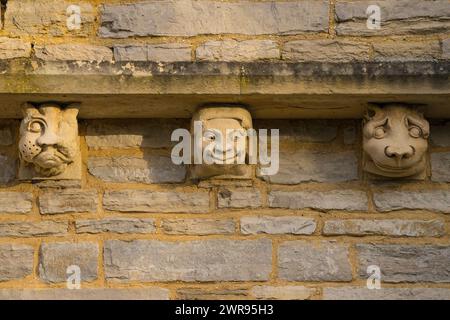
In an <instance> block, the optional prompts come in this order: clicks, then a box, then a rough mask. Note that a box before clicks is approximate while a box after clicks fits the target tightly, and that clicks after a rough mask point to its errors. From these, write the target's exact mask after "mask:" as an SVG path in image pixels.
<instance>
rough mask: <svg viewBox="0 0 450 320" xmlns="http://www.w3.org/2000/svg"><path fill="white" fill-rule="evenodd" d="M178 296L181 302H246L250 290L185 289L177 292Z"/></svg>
mask: <svg viewBox="0 0 450 320" xmlns="http://www.w3.org/2000/svg"><path fill="white" fill-rule="evenodd" d="M177 296H178V299H180V300H244V299H248V290H247V289H228V288H226V289H216V290H210V289H203V288H183V289H178V290H177Z"/></svg>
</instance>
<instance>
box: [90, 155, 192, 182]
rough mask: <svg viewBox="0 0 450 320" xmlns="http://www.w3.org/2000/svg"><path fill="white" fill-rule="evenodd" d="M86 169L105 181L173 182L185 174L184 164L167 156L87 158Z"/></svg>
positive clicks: (179, 180)
mask: <svg viewBox="0 0 450 320" xmlns="http://www.w3.org/2000/svg"><path fill="white" fill-rule="evenodd" d="M88 170H89V173H90V174H92V175H93V176H94V177H96V178H99V179H101V180H103V181H106V182H123V183H125V182H126V183H129V182H138V183H147V184H151V183H175V182H183V181H184V179H185V176H186V168H185V166H183V165H175V164H174V163H173V162H172V160H171V158H170V157H168V156H167V157H166V156H145V157H144V158H143V159H142V158H137V157H125V156H124V157H105V158H89V160H88Z"/></svg>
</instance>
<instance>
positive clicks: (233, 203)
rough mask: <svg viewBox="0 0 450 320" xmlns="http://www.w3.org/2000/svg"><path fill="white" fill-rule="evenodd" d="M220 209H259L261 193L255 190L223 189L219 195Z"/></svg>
mask: <svg viewBox="0 0 450 320" xmlns="http://www.w3.org/2000/svg"><path fill="white" fill-rule="evenodd" d="M217 203H218V207H219V208H249V207H250V208H257V207H260V206H261V193H260V192H259V191H258V190H257V189H253V188H239V189H231V188H226V189H225V188H223V189H221V190H219V192H218V195H217Z"/></svg>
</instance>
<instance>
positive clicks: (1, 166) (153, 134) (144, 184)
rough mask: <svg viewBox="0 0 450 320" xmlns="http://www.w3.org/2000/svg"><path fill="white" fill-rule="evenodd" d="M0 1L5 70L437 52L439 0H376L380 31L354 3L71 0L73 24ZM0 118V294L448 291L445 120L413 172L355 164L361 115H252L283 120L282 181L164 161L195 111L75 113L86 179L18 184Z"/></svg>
mask: <svg viewBox="0 0 450 320" xmlns="http://www.w3.org/2000/svg"><path fill="white" fill-rule="evenodd" d="M1 2H2V19H1V20H2V21H1V22H2V23H1V25H2V28H1V29H0V60H1V61H6V60H7V61H8V62H12V64H11V65H12V67H11V68H12V69H14V66H16V67H17V68H19V66H22V65H24V64H27V65H30V66H31V67H32V68H33V67H34V66H36V65H38V64H39V63H42V62H43V61H44V62H48V61H77V63H78V64H80V65H82V64H83V63H84V62H87V61H89V62H109V63H112V64H114V63H116V62H121V63H122V62H124V63H126V62H130V65H129V68H131V69H132V68H133V66H132V63H133V62H138V61H139V62H142V61H144V62H145V61H150V62H158V63H160V64H161V65H164V64H166V63H171V62H186V61H188V62H192V63H195V62H202V61H209V62H211V61H225V62H245V63H247V62H262V61H263V62H266V63H270V62H273V63H276V62H277V63H280V62H290V63H296V62H337V63H338V62H347V63H349V62H350V63H351V62H361V61H363V62H379V63H389V62H390V61H396V62H398V61H400V62H402V61H405V62H407V61H429V62H439V63H448V59H450V5H449V2H448V0H435V1H431V0H426V1H424V0H397V1H391V0H381V1H376V3H377V4H378V5H379V6H380V7H381V9H382V12H383V13H384V14H383V15H382V24H383V27H382V28H381V29H379V30H370V29H367V27H366V20H367V17H366V14H365V12H366V9H367V7H368V6H369V5H370V4H373V1H365V0H355V1H350V0H346V1H343V0H286V1H257V0H254V1H250V0H249V1H231V0H230V1H228V0H226V1H210V0H198V1H194V0H167V1H137V0H90V1H88V0H82V1H77V3H76V4H77V5H78V6H79V7H80V9H81V11H80V12H81V14H80V18H81V21H82V24H81V28H79V29H74V30H69V29H68V27H67V19H68V15H67V8H68V7H69V6H70V5H72V4H74V3H72V1H70V0H20V1H19V0H8V1H1ZM69 15H70V14H69ZM1 61H0V62H1ZM14 63H15V64H14ZM55 68H57V67H55ZM61 69H62V71H61V70H59V71H61V72H64V68H61ZM5 72H6V71H5ZM68 72H70V70H69V71H68ZM0 80H1V81H4V78H1V79H0ZM442 81H443V83H445V81H448V75H447V77H445V76H442ZM2 87H3V86H2ZM29 94H30V97H31V100H33V96H32V94H33V92H30V93H29ZM67 94H70V92H67ZM37 98H39V97H37ZM59 98H61V97H56V98H55V100H58V99H59ZM375 98H376V97H375ZM375 98H374V99H375ZM393 98H395V97H393ZM99 99H100V98H99ZM236 100H237V101H238V100H239V99H238V98H236ZM214 102H217V101H214ZM419 102H420V101H419ZM1 103H2V101H0V104H1ZM274 103H276V99H274ZM315 103H316V104H317V101H316V102H315ZM304 107H308V106H304ZM324 107H325V109H326V106H324ZM17 108H20V106H19V105H17ZM89 114H90V117H91V118H95V112H90V113H89ZM0 118H1V119H0V299H8V298H22V299H23V298H25V299H45V298H47V299H54V298H61V297H63V298H75V299H76V298H85V299H86V298H104V299H373V298H383V299H390V298H394V299H398V298H416V299H450V267H449V266H450V238H449V231H450V216H449V214H450V121H449V120H448V119H439V118H434V119H430V123H431V130H430V131H431V135H430V147H429V150H428V154H427V173H426V176H427V177H426V179H425V180H424V181H414V180H404V179H400V180H389V181H387V180H373V179H371V178H370V177H368V176H367V175H366V174H365V173H363V171H362V136H361V132H362V128H361V119H347V120H336V119H325V120H314V119H313V120H311V119H309V120H302V119H253V121H254V126H255V127H256V128H265V129H270V128H279V129H280V130H281V131H280V134H281V136H280V162H281V163H280V170H279V172H278V174H276V175H274V176H270V177H258V176H253V177H252V179H250V180H235V181H233V180H231V181H220V182H214V181H209V180H205V181H201V182H199V183H195V182H193V181H191V180H189V179H187V168H186V167H184V166H176V165H174V164H173V163H172V162H171V159H170V151H171V147H172V142H171V141H170V134H171V133H172V131H173V130H174V129H177V128H189V120H190V119H156V118H153V119H133V114H130V116H129V117H128V118H123V119H106V118H100V119H85V118H83V117H80V118H79V120H78V123H79V134H80V137H81V142H80V144H81V156H82V179H81V181H80V182H52V181H47V182H33V183H30V182H23V181H19V180H18V178H17V177H18V162H19V159H18V157H19V155H18V149H17V145H18V140H19V124H20V119H9V118H5V117H3V116H1V117H0ZM72 265H76V266H78V267H79V268H80V271H81V280H82V282H81V289H80V290H67V289H66V280H67V278H68V276H69V275H68V274H67V268H68V267H69V266H72ZM369 265H378V266H379V267H380V269H381V272H382V275H381V279H382V290H369V289H367V287H366V280H367V277H368V275H367V267H368V266H369Z"/></svg>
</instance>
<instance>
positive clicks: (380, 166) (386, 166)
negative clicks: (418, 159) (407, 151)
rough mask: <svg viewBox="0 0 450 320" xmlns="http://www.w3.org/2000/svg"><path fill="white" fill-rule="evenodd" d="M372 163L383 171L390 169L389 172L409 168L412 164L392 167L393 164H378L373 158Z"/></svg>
mask: <svg viewBox="0 0 450 320" xmlns="http://www.w3.org/2000/svg"><path fill="white" fill-rule="evenodd" d="M373 163H374V164H375V166H376V167H378V168H379V169H381V170H383V171H391V172H399V171H404V170H408V169H409V168H411V167H412V166H413V165H414V164H413V165H409V166H395V167H394V166H389V165H383V164H380V163H378V162H376V161H375V160H373Z"/></svg>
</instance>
